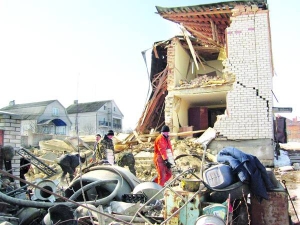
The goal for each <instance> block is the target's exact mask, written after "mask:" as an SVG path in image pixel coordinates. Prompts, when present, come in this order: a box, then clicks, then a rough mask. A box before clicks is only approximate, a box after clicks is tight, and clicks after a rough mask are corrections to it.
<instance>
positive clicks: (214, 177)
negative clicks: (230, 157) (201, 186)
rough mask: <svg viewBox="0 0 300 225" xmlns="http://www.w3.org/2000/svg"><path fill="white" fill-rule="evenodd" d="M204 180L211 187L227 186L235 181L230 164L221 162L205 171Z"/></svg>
mask: <svg viewBox="0 0 300 225" xmlns="http://www.w3.org/2000/svg"><path fill="white" fill-rule="evenodd" d="M204 180H205V182H206V183H207V184H208V185H209V186H210V187H211V188H218V189H220V188H225V187H227V186H229V185H230V184H232V183H233V182H234V176H233V173H232V169H231V167H230V166H228V165H225V164H219V165H216V166H212V167H210V168H208V169H207V170H205V171H204Z"/></svg>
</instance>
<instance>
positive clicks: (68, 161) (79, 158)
mask: <svg viewBox="0 0 300 225" xmlns="http://www.w3.org/2000/svg"><path fill="white" fill-rule="evenodd" d="M85 158H86V157H85V156H84V155H82V154H75V155H73V154H65V155H62V156H61V157H60V158H59V159H58V162H57V164H58V165H59V166H60V167H61V169H62V171H63V173H62V175H61V180H64V179H65V176H66V175H67V174H69V178H70V181H72V180H73V179H74V174H75V171H76V167H77V166H79V164H80V163H84V162H85Z"/></svg>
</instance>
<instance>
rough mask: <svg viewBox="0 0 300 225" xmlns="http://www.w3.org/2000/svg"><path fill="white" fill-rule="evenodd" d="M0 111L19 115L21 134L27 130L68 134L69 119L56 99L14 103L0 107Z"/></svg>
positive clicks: (26, 133) (26, 132) (69, 127)
mask: <svg viewBox="0 0 300 225" xmlns="http://www.w3.org/2000/svg"><path fill="white" fill-rule="evenodd" d="M0 110H1V111H5V112H9V113H13V114H16V115H19V116H20V117H21V135H28V132H29V131H30V132H33V133H43V134H59V135H69V131H70V129H71V120H70V118H69V117H68V115H67V113H66V109H65V107H64V106H63V105H62V104H61V103H60V102H59V101H58V100H49V101H43V102H32V103H25V104H15V101H14V100H13V101H10V103H9V105H8V106H6V107H4V108H1V109H0Z"/></svg>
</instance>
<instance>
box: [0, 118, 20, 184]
mask: <svg viewBox="0 0 300 225" xmlns="http://www.w3.org/2000/svg"><path fill="white" fill-rule="evenodd" d="M0 130H3V131H4V140H3V146H5V145H10V146H12V147H13V148H14V149H15V150H17V149H19V148H20V147H21V120H20V117H19V116H17V115H14V114H10V113H0ZM11 163H12V171H13V172H12V174H13V175H14V176H17V177H19V176H20V170H19V167H20V156H19V155H17V154H16V155H15V156H14V158H13V160H12V162H11ZM3 169H4V170H5V168H3ZM16 183H17V184H19V181H16Z"/></svg>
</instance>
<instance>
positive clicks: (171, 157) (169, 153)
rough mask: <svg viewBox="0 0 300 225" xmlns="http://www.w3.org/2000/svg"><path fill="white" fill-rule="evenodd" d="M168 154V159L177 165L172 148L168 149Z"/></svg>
mask: <svg viewBox="0 0 300 225" xmlns="http://www.w3.org/2000/svg"><path fill="white" fill-rule="evenodd" d="M167 156H168V161H169V162H170V163H171V164H172V165H175V161H174V156H173V153H172V151H171V149H167Z"/></svg>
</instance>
